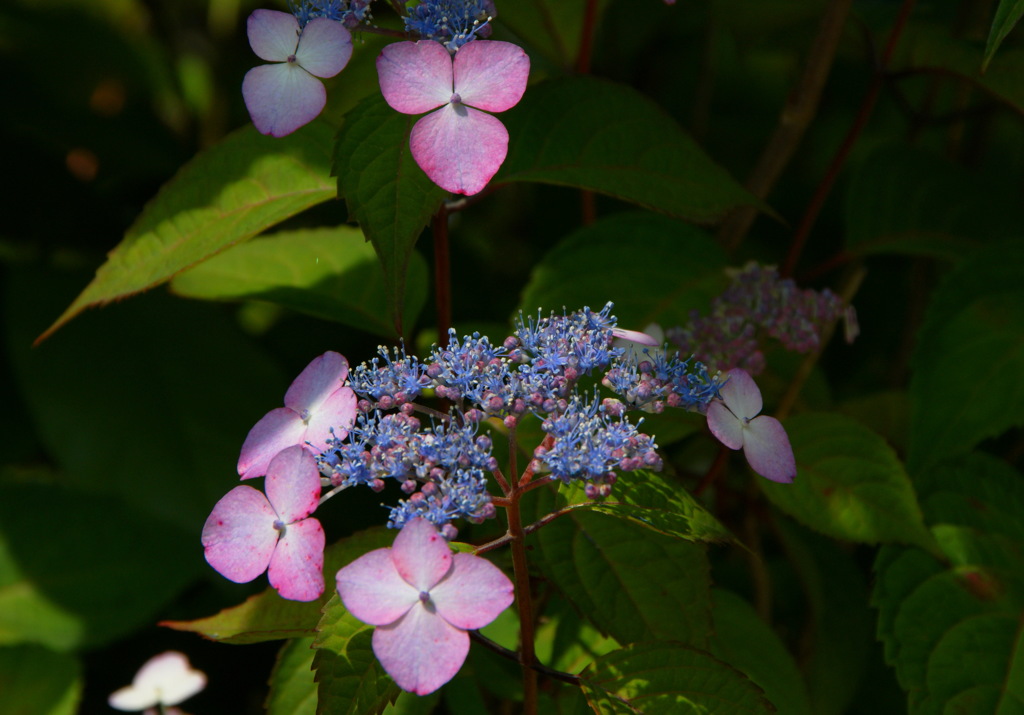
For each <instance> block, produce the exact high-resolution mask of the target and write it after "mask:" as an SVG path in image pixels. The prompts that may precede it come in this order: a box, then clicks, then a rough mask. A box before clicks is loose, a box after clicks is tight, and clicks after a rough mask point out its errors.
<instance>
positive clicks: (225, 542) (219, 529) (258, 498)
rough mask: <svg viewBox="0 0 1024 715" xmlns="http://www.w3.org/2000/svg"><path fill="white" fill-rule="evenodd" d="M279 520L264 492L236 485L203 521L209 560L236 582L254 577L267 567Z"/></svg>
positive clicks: (204, 546)
mask: <svg viewBox="0 0 1024 715" xmlns="http://www.w3.org/2000/svg"><path fill="white" fill-rule="evenodd" d="M276 520H277V514H275V513H274V510H273V508H271V506H270V502H268V501H267V498H266V497H265V496H263V493H262V492H259V491H256V490H255V489H253V488H252V487H235V488H234V489H232V490H231V491H229V492H228V493H227V494H225V495H224V496H223V497H222V498H221V500H220V501H219V502H217V505H216V506H214V507H213V511H212V512H211V513H210V516H209V517H208V518H207V519H206V524H204V525H203V537H202V540H203V548H204V549H205V550H206V560H207V562H209V564H210V566H213V568H214V569H216V570H217V571H218V572H219V573H220V574H221V575H222V576H224V577H225V578H228V579H230V580H231V581H234V582H235V583H245V582H246V581H252V580H253V579H254V578H256V577H257V576H259V575H260V574H261V573H263V572H264V571H266V570H267V564H269V563H270V556H271V554H273V553H274V546H275V544H277V535H278V532H277V531H276V530H275V529H274V522H275V521H276Z"/></svg>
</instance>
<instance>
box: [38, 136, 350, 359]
mask: <svg viewBox="0 0 1024 715" xmlns="http://www.w3.org/2000/svg"><path fill="white" fill-rule="evenodd" d="M330 144H331V130H330V128H329V127H327V126H326V125H325V124H324V123H322V122H313V123H312V124H309V125H307V126H306V127H303V128H302V129H300V130H299V131H297V132H295V133H294V134H291V135H289V136H287V137H284V138H281V139H274V138H272V137H265V136H263V135H261V134H260V133H259V132H257V131H256V129H255V128H253V127H252V126H246V127H244V128H243V129H239V130H238V131H236V132H234V133H233V134H231V135H230V136H228V138H227V139H225V140H224V141H223V142H221V143H220V144H218V145H217V146H215V147H213V148H211V149H209V150H207V151H205V152H203V153H201V154H199V155H198V156H196V157H195V158H194V159H192V161H190V162H189V163H188V164H187V165H185V167H183V168H182V169H181V170H180V171H179V172H178V174H177V175H176V176H175V177H174V178H173V179H171V181H170V182H168V183H167V184H165V185H164V187H163V189H162V190H161V191H160V193H159V194H157V196H156V197H155V198H154V199H153V200H152V201H151V202H150V203H149V204H148V205H147V206H146V208H145V210H144V211H143V212H142V215H141V216H139V218H138V219H136V221H135V223H134V224H132V226H131V228H129V229H128V231H127V233H126V234H125V237H124V239H122V241H121V243H120V244H118V246H117V247H116V248H115V249H114V250H113V251H111V252H110V254H109V256H108V258H107V261H106V263H104V264H103V265H102V266H100V268H99V269H98V270H97V271H96V277H95V278H94V279H93V281H92V282H91V283H90V284H89V285H88V286H87V287H86V289H85V290H84V291H83V292H82V293H81V294H80V295H79V296H78V297H77V298H75V300H74V302H72V303H71V305H70V306H69V307H68V308H67V309H66V310H65V311H64V313H63V314H62V315H61V316H60V317H59V318H58V319H57V320H56V322H54V323H53V325H51V326H50V327H49V328H48V329H47V330H46V332H44V333H43V334H42V335H41V336H40V337H39V339H40V340H42V339H43V338H45V337H47V336H49V335H50V334H51V333H53V331H55V330H56V329H57V328H59V327H60V326H62V325H63V324H64V323H66V322H67V321H69V320H71V318H73V317H75V316H76V315H78V314H79V313H80V312H82V311H83V310H85V309H86V308H88V307H90V306H96V305H103V304H105V303H109V302H110V301H112V300H115V299H117V298H123V297H125V296H128V295H132V294H133V293H138V292H140V291H144V290H147V289H149V288H152V287H153V286H156V285H159V284H161V283H163V282H164V281H166V280H168V279H170V278H171V277H172V276H174V275H175V274H176V273H178V272H179V271H182V270H184V269H186V268H188V267H190V266H194V265H195V264H197V263H200V262H201V261H204V260H206V259H207V258H209V257H210V256H213V255H215V254H217V253H219V252H220V251H222V250H224V249H225V248H227V247H228V246H231V245H234V244H236V243H239V242H241V241H245V240H247V239H249V238H252V237H253V236H255V235H256V234H258V233H260V232H261V231H263V230H264V229H266V228H269V227H270V226H273V225H274V224H277V223H279V222H281V221H283V220H284V219H286V218H288V217H290V216H294V215H295V214H297V213H299V212H300V211H303V210H304V209H307V208H309V207H310V206H315V205H316V204H319V203H322V202H324V201H326V200H328V199H330V198H332V197H333V196H334V194H335V189H334V185H333V182H332V181H331V179H330V155H331V150H330Z"/></svg>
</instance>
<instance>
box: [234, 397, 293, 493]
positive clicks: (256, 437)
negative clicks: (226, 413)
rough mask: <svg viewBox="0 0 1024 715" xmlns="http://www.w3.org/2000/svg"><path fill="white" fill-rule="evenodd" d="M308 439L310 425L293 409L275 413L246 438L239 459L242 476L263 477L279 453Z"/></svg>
mask: <svg viewBox="0 0 1024 715" xmlns="http://www.w3.org/2000/svg"><path fill="white" fill-rule="evenodd" d="M305 439H306V425H305V424H304V423H303V422H302V418H301V417H299V416H298V415H297V414H295V412H294V411H293V410H289V409H288V408H287V407H278V408H277V409H275V410H271V411H270V412H268V413H267V414H265V415H264V416H263V418H262V419H261V420H260V421H259V422H257V423H256V424H255V425H254V426H253V428H252V429H251V430H249V434H248V435H246V438H245V442H243V443H242V453H241V454H240V455H239V456H238V474H239V475H240V476H241V477H242V479H251V478H252V477H262V476H263V475H264V474H266V473H267V467H269V466H270V460H272V459H273V458H274V457H276V456H277V454H278V452H280V451H281V450H283V449H287V448H288V447H291V446H292V445H296V444H302V443H303V442H305Z"/></svg>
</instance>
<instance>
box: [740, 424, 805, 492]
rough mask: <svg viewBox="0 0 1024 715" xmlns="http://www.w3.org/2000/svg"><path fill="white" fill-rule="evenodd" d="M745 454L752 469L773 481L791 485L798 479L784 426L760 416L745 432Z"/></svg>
mask: <svg viewBox="0 0 1024 715" xmlns="http://www.w3.org/2000/svg"><path fill="white" fill-rule="evenodd" d="M743 454H744V455H746V457H747V462H749V463H750V468H751V469H753V470H754V471H755V472H757V473H758V474H760V475H761V476H762V477H764V478H765V479H770V480H772V481H773V482H792V481H793V479H794V478H795V477H796V458H795V457H794V456H793V447H792V446H790V444H789V435H787V434H786V430H785V428H784V427H783V426H782V423H781V422H779V421H778V420H777V419H775V418H774V417H768V416H767V415H761V416H760V417H758V418H756V419H753V420H751V421H750V422H749V423H747V425H746V427H745V428H744V430H743Z"/></svg>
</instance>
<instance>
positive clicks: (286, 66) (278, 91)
mask: <svg viewBox="0 0 1024 715" xmlns="http://www.w3.org/2000/svg"><path fill="white" fill-rule="evenodd" d="M242 98H243V99H245V107H246V109H248V110H249V116H250V117H251V118H252V123H253V124H254V125H256V129H257V130H258V131H259V132H260V134H267V135H269V136H272V137H283V136H286V135H288V134H291V133H292V132H294V131H295V130H296V129H298V128H299V127H301V126H304V125H306V124H309V123H310V122H311V121H313V120H314V119H316V117H317V115H318V114H320V112H321V110H323V108H324V105H325V104H327V90H326V89H324V85H323V83H322V82H321V81H320V80H318V79H317V78H316V77H314V76H313V75H311V74H310V73H309V72H307V71H306V70H304V69H302V68H301V67H299V65H298V63H297V62H280V63H278V64H274V65H261V66H259V67H253V68H252V69H251V70H249V71H248V72H247V73H246V74H245V78H244V79H243V80H242Z"/></svg>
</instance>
